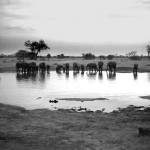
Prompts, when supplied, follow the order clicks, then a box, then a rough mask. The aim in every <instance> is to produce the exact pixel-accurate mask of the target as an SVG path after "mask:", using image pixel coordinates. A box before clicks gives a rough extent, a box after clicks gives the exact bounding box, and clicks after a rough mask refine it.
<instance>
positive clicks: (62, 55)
mask: <svg viewBox="0 0 150 150" xmlns="http://www.w3.org/2000/svg"><path fill="white" fill-rule="evenodd" d="M57 58H58V59H63V58H65V55H64V54H61V55H57Z"/></svg>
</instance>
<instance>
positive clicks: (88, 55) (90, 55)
mask: <svg viewBox="0 0 150 150" xmlns="http://www.w3.org/2000/svg"><path fill="white" fill-rule="evenodd" d="M82 57H83V59H94V58H95V55H94V54H91V53H86V54H84V53H83V54H82Z"/></svg>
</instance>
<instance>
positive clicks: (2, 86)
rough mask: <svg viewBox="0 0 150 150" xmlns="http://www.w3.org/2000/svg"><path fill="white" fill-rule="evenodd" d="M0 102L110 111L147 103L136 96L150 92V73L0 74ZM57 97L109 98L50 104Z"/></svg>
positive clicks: (25, 105)
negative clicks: (114, 74) (112, 74)
mask: <svg viewBox="0 0 150 150" xmlns="http://www.w3.org/2000/svg"><path fill="white" fill-rule="evenodd" d="M0 78H1V79H0V103H7V104H13V105H18V106H23V107H25V108H27V109H35V108H49V109H55V108H73V107H80V106H81V107H83V108H88V109H90V110H101V109H103V108H105V111H107V112H110V111H113V110H114V109H116V108H118V107H126V106H128V105H136V106H149V105H150V100H147V99H142V98H139V96H145V95H150V73H138V76H137V77H135V76H133V74H132V73H116V76H109V75H108V74H107V73H106V72H103V74H102V75H99V74H98V73H97V74H95V75H94V74H92V75H90V74H89V73H88V72H85V73H84V74H81V73H79V74H74V73H73V72H72V71H70V72H69V74H64V73H62V74H57V73H56V72H55V71H51V72H50V73H36V74H17V73H0ZM56 98H107V99H109V100H94V101H85V102H81V101H68V100H67V101H66V100H58V103H49V100H54V99H56Z"/></svg>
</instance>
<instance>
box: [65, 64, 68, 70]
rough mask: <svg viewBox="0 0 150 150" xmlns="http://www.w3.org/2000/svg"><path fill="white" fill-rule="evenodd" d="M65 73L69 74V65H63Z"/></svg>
mask: <svg viewBox="0 0 150 150" xmlns="http://www.w3.org/2000/svg"><path fill="white" fill-rule="evenodd" d="M65 71H66V72H69V63H66V64H65Z"/></svg>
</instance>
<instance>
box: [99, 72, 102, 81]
mask: <svg viewBox="0 0 150 150" xmlns="http://www.w3.org/2000/svg"><path fill="white" fill-rule="evenodd" d="M98 78H99V79H100V80H102V79H103V73H102V72H99V73H98Z"/></svg>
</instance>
